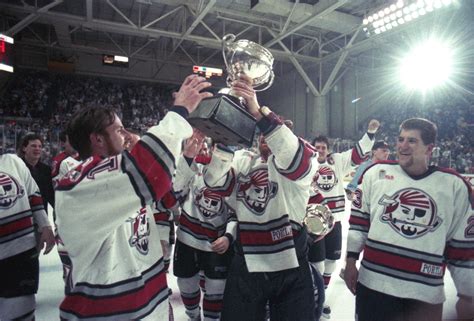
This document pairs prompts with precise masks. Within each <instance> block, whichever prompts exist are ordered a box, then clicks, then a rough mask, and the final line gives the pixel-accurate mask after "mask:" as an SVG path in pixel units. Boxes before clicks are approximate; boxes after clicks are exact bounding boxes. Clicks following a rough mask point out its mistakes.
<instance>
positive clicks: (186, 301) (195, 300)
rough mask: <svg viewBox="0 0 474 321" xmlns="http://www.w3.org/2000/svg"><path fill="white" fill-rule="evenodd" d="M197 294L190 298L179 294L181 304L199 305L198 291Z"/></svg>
mask: <svg viewBox="0 0 474 321" xmlns="http://www.w3.org/2000/svg"><path fill="white" fill-rule="evenodd" d="M198 293H199V294H198V295H196V296H194V297H192V298H190V297H184V296H181V300H183V304H184V305H186V306H191V307H192V306H196V305H199V302H200V301H201V292H198Z"/></svg>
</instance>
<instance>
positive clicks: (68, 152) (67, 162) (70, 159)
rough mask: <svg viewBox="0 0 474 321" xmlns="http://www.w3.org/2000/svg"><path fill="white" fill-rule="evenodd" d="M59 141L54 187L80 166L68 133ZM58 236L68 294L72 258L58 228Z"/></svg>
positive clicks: (54, 171)
mask: <svg viewBox="0 0 474 321" xmlns="http://www.w3.org/2000/svg"><path fill="white" fill-rule="evenodd" d="M59 141H60V142H61V145H62V146H63V148H64V150H63V151H62V152H61V153H59V154H58V155H56V156H55V157H53V162H52V165H51V178H52V180H53V186H54V185H56V183H57V182H58V181H59V180H60V179H61V178H62V177H63V176H64V175H66V173H67V172H69V171H70V170H71V169H73V168H74V167H76V166H77V165H79V163H80V161H79V154H78V153H77V151H76V150H75V149H74V148H73V147H72V146H71V144H70V143H69V138H68V136H67V133H66V131H65V130H64V131H62V132H61V133H60V134H59ZM53 218H54V222H56V212H55V211H53ZM55 234H56V249H57V250H58V254H59V259H60V260H61V264H62V265H63V280H64V291H65V293H68V292H69V291H70V290H71V280H70V278H69V274H70V272H71V258H70V257H69V255H68V253H67V251H66V248H65V247H64V243H63V241H62V240H61V237H60V236H59V234H58V231H57V227H55Z"/></svg>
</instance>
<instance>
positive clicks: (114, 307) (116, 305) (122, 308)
mask: <svg viewBox="0 0 474 321" xmlns="http://www.w3.org/2000/svg"><path fill="white" fill-rule="evenodd" d="M166 288H167V285H166V273H165V272H164V271H160V273H158V274H157V275H155V276H154V277H153V278H151V279H150V280H148V281H147V282H146V283H145V285H143V286H141V287H139V288H137V289H135V290H134V291H127V292H125V293H122V294H119V295H115V296H113V297H106V298H101V297H97V296H94V297H87V296H85V295H84V294H80V293H70V294H68V295H66V297H65V298H64V300H63V302H62V303H61V306H60V309H61V310H63V311H65V312H70V313H72V314H75V315H78V316H81V317H82V318H92V317H95V316H104V315H114V314H122V313H128V312H133V311H136V310H139V309H141V308H142V307H144V306H146V305H147V304H149V302H150V301H151V300H152V299H153V298H154V297H155V296H156V295H158V294H159V293H160V292H161V291H164V290H166Z"/></svg>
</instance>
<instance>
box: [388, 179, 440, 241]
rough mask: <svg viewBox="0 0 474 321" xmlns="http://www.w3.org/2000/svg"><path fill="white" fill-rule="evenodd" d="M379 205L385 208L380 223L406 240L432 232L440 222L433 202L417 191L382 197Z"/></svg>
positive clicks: (406, 191) (403, 191) (412, 190)
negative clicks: (385, 224)
mask: <svg viewBox="0 0 474 321" xmlns="http://www.w3.org/2000/svg"><path fill="white" fill-rule="evenodd" d="M379 204H380V205H383V206H384V207H385V208H384V212H383V214H382V216H381V220H382V222H384V223H387V224H389V225H390V226H391V227H392V228H393V229H394V230H395V231H397V232H398V233H399V234H400V235H402V236H404V237H407V238H417V237H420V236H422V235H424V234H426V233H428V232H432V231H434V230H435V229H436V228H437V227H438V226H439V225H440V224H441V222H442V220H441V218H439V217H438V215H437V214H438V213H437V207H436V203H435V202H434V200H433V199H432V198H431V197H430V196H429V195H428V194H426V193H425V192H423V191H421V190H418V189H414V188H413V189H411V188H407V189H402V190H400V191H398V192H396V193H395V194H393V195H392V196H387V195H384V196H382V198H381V199H380V200H379Z"/></svg>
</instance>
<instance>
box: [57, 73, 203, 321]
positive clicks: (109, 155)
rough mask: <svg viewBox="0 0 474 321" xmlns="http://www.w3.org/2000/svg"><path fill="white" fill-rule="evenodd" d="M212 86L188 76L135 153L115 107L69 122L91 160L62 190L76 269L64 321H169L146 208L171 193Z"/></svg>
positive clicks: (64, 230)
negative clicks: (193, 122) (191, 118)
mask: <svg viewBox="0 0 474 321" xmlns="http://www.w3.org/2000/svg"><path fill="white" fill-rule="evenodd" d="M210 85H211V84H210V83H209V82H207V81H206V80H205V78H203V77H199V76H196V75H192V76H188V77H187V78H186V79H185V81H184V82H183V84H182V86H181V88H180V89H179V91H178V92H177V93H176V95H175V101H174V107H173V108H172V109H171V110H170V112H168V114H167V115H166V116H165V117H164V118H163V119H162V120H161V121H160V123H159V124H158V125H157V126H154V127H152V128H150V130H149V131H148V132H147V133H146V134H145V135H144V136H143V137H142V139H141V140H140V141H139V142H138V143H137V144H136V145H135V147H134V148H133V149H132V151H131V152H127V151H123V149H124V140H125V136H127V132H126V131H125V130H124V128H123V126H122V123H121V121H120V119H119V118H118V116H117V115H116V114H115V113H114V112H113V111H111V110H109V109H105V108H89V109H83V110H81V111H79V113H78V114H77V115H76V116H75V117H74V118H73V120H72V121H71V123H70V124H69V126H68V134H69V138H70V139H71V143H72V145H73V146H74V148H76V150H78V152H79V154H80V156H81V158H83V159H85V160H84V161H83V162H82V163H81V164H80V165H79V166H77V167H76V168H75V169H73V170H72V171H70V172H69V173H68V174H67V175H66V176H65V177H64V178H63V179H62V180H60V181H59V184H58V186H57V192H56V195H57V208H56V210H57V224H58V230H59V233H60V235H61V237H62V239H63V241H64V244H65V246H66V249H67V250H68V252H69V254H70V257H71V260H72V266H73V269H72V282H73V288H72V290H71V293H70V294H68V295H66V297H65V298H64V300H63V302H62V303H61V305H60V313H61V318H62V319H66V320H82V319H99V318H100V319H101V320H137V319H140V320H167V319H168V318H169V304H168V295H169V291H168V286H167V283H166V273H165V269H164V264H163V257H162V250H161V246H160V238H159V235H158V232H157V229H156V228H155V226H154V224H152V222H153V216H152V214H151V213H149V212H148V211H146V210H145V209H144V208H145V205H147V204H151V202H152V201H154V200H159V199H161V198H162V197H163V195H165V193H167V192H168V191H169V190H170V187H171V177H172V173H173V171H174V167H175V159H177V158H178V157H179V155H180V152H181V144H182V141H183V140H184V139H186V138H188V137H189V136H191V133H192V128H191V126H190V125H189V123H188V122H187V121H186V117H187V115H188V113H189V112H191V111H193V110H194V109H195V108H196V107H197V105H198V104H199V102H200V101H201V100H202V99H203V98H205V97H210V96H212V94H210V93H206V92H201V90H203V89H205V88H208V87H209V86H210ZM98 155H100V156H98ZM89 156H91V157H89Z"/></svg>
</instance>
